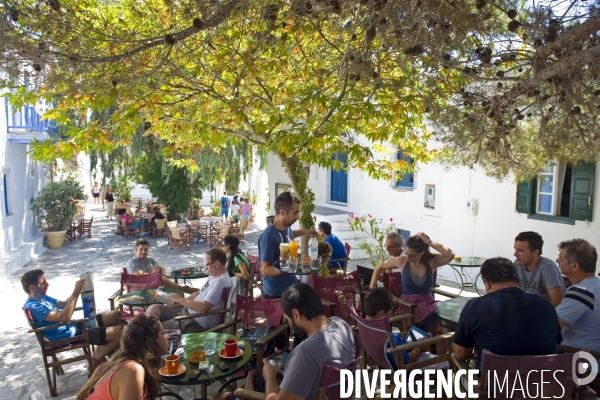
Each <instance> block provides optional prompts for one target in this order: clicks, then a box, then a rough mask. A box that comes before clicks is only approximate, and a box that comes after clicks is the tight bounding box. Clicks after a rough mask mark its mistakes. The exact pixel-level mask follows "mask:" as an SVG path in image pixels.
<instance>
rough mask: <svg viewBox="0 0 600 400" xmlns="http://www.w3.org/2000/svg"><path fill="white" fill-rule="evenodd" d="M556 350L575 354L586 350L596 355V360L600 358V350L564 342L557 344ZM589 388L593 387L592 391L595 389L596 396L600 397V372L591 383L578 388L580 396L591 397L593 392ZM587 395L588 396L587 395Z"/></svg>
mask: <svg viewBox="0 0 600 400" xmlns="http://www.w3.org/2000/svg"><path fill="white" fill-rule="evenodd" d="M556 350H558V352H559V353H568V354H574V353H577V352H578V351H585V352H587V353H589V354H591V355H592V357H594V358H595V359H596V360H600V352H597V351H591V350H587V349H578V348H576V347H570V346H563V345H562V344H559V345H557V346H556ZM588 388H589V389H591V391H593V392H594V393H595V394H596V396H598V397H600V374H599V375H596V378H595V379H594V380H593V381H592V383H590V384H589V385H586V386H581V387H580V388H578V390H579V396H580V398H590V397H589V395H590V394H591V392H590V391H587V389H588ZM586 395H587V396H588V397H585V396H586ZM592 396H593V395H592ZM591 398H595V397H591Z"/></svg>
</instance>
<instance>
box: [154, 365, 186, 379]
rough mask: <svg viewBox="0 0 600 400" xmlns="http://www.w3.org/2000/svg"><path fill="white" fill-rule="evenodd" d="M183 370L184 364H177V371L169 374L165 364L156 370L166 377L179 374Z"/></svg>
mask: <svg viewBox="0 0 600 400" xmlns="http://www.w3.org/2000/svg"><path fill="white" fill-rule="evenodd" d="M184 372H185V365H183V364H179V371H177V372H176V373H174V374H170V373H168V372H167V366H166V365H165V366H164V367H162V368H161V369H159V370H158V373H159V374H161V375H162V376H165V377H167V378H171V377H174V376H177V375H181V374H183V373H184Z"/></svg>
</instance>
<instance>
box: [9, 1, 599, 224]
mask: <svg viewBox="0 0 600 400" xmlns="http://www.w3.org/2000/svg"><path fill="white" fill-rule="evenodd" d="M3 4H4V12H5V15H6V18H5V19H4V20H2V22H1V23H0V34H3V35H4V37H5V38H6V40H5V41H3V42H2V43H0V51H1V54H2V56H1V57H2V58H1V59H0V60H1V62H2V67H3V68H4V69H5V70H7V71H9V72H10V77H11V78H16V77H17V76H19V74H22V73H23V71H24V69H23V68H22V66H23V65H28V66H29V69H26V70H25V71H26V72H27V73H28V74H29V75H33V76H34V77H39V78H40V92H41V93H43V94H45V95H47V96H49V97H51V98H52V97H54V96H59V99H60V100H59V102H58V107H57V109H55V110H53V111H52V112H51V113H50V114H49V116H50V117H56V118H57V119H58V120H59V121H61V119H62V120H64V119H65V118H66V115H67V113H66V111H67V110H68V111H71V112H72V111H73V110H74V109H75V110H78V111H79V112H81V113H82V114H83V113H85V111H86V110H87V109H90V108H91V109H103V108H108V107H111V106H114V105H116V106H118V111H117V113H115V115H114V117H113V118H112V119H111V121H109V123H108V124H107V125H106V126H104V127H101V126H94V125H93V124H90V125H88V126H86V127H85V128H84V129H79V130H76V129H74V130H73V131H72V132H71V137H72V141H71V142H70V143H71V144H70V147H67V150H68V149H73V150H78V149H81V148H95V147H98V146H106V145H123V144H127V143H128V140H129V139H128V138H130V137H131V135H133V134H134V132H135V129H136V128H137V126H139V124H140V123H141V122H142V121H141V118H142V117H141V115H143V116H144V118H146V119H147V120H148V121H150V122H151V124H152V128H151V129H150V131H149V132H150V133H152V134H154V135H157V136H158V137H160V138H161V139H162V140H165V141H166V142H167V143H168V144H169V145H171V146H172V152H173V154H178V155H179V156H180V158H179V159H180V160H187V161H188V162H187V166H188V167H189V168H191V169H192V170H193V169H194V168H196V165H195V163H194V161H193V159H192V157H187V158H186V156H187V155H193V154H194V153H195V152H197V151H198V149H199V148H201V147H203V146H210V147H213V148H220V147H222V146H225V144H226V143H227V141H228V140H230V139H232V138H233V140H236V139H237V140H242V139H243V140H248V141H250V142H251V143H253V144H256V145H259V146H261V148H263V149H268V150H270V151H273V152H274V153H276V154H278V155H279V157H280V159H281V161H282V163H283V164H284V165H285V166H286V169H287V171H288V174H289V175H290V178H291V180H292V183H293V185H294V187H295V189H296V190H297V191H299V194H300V195H301V196H310V193H309V192H308V191H306V190H302V188H305V187H306V186H305V181H306V178H307V175H306V174H307V165H309V164H312V163H316V164H319V165H322V166H334V167H342V165H340V163H339V161H337V160H334V159H332V158H331V155H332V154H333V153H334V152H336V151H345V152H346V153H347V155H348V158H347V159H348V163H349V165H350V166H356V167H359V168H363V169H365V170H367V171H368V172H369V174H371V175H372V176H375V177H381V176H386V175H389V174H390V173H391V172H393V171H395V170H397V169H400V168H402V167H406V166H405V165H401V164H398V163H390V162H389V158H387V157H383V158H378V157H377V156H376V154H375V152H373V151H372V144H373V143H375V144H377V143H387V142H391V143H392V144H394V145H398V146H400V147H402V148H403V149H404V150H405V151H407V152H408V153H410V154H411V155H412V156H413V158H415V159H416V160H418V161H427V160H428V159H429V158H430V156H431V154H430V153H429V152H428V151H427V149H426V146H425V144H426V141H427V140H428V139H429V138H430V135H429V134H428V133H427V132H425V131H424V129H423V127H422V118H423V117H424V116H425V117H426V118H427V120H429V121H430V122H431V123H432V124H433V126H435V128H436V131H435V133H436V135H437V138H439V139H441V140H443V142H444V143H445V145H446V151H444V152H443V153H444V155H445V156H446V159H447V160H448V161H450V162H455V163H460V164H465V165H474V164H475V163H479V164H482V165H483V166H484V167H485V168H486V170H487V171H488V172H489V173H491V174H494V175H497V176H503V175H506V174H507V173H508V172H510V171H512V172H515V173H517V175H519V176H525V175H531V174H533V173H535V172H536V171H537V170H538V169H539V168H540V167H541V165H543V164H544V163H545V162H546V161H547V160H548V159H553V158H561V159H564V160H568V161H575V160H588V159H592V158H595V157H596V155H597V153H598V151H599V150H600V140H599V139H598V134H597V131H598V130H597V121H596V112H595V111H596V105H597V98H596V96H597V95H598V94H600V88H598V82H597V80H598V68H599V67H598V65H600V64H599V63H598V52H599V51H600V50H598V42H597V31H598V27H599V26H600V16H598V12H597V10H598V4H597V2H596V1H574V0H573V1H561V0H547V1H535V2H533V1H531V2H516V1H507V0H428V1H422V0H395V1H387V0H347V1H344V0H288V1H256V0H231V1H214V0H195V1H193V2H192V1H174V0H173V1H167V0H165V1H163V2H144V3H140V2H137V1H114V2H110V3H105V2H99V1H97V0H88V1H86V2H80V1H75V0H70V1H69V0H48V1H47V2H46V3H40V2H38V1H37V0H35V1H34V0H25V1H19V2H16V1H12V0H11V1H9V0H4V3H3ZM47 66H49V68H47ZM31 71H34V73H33V74H31V73H30V72H31ZM11 82H13V81H11ZM20 98H21V99H27V95H23V96H21V97H20ZM54 98H56V97H54ZM107 137H109V138H110V139H107ZM38 150H39V151H40V152H42V151H41V148H38ZM60 150H61V151H62V152H63V153H65V147H64V145H63V147H61V148H60ZM180 162H182V161H180ZM305 222H306V221H305Z"/></svg>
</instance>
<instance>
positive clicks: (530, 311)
mask: <svg viewBox="0 0 600 400" xmlns="http://www.w3.org/2000/svg"><path fill="white" fill-rule="evenodd" d="M481 278H482V279H483V283H484V285H485V290H486V292H487V294H486V295H485V296H482V297H477V298H474V299H473V300H470V301H469V302H468V303H467V304H466V305H465V307H464V308H463V310H462V313H461V314H460V318H459V320H458V325H457V327H456V333H455V334H454V337H453V338H452V342H453V343H452V348H453V349H454V353H455V355H456V358H457V359H459V360H466V359H468V358H470V357H471V356H472V355H473V348H475V353H476V354H477V362H476V364H477V368H478V369H479V366H480V364H481V353H482V351H483V350H484V349H485V350H489V351H491V352H492V353H494V354H496V355H500V356H520V355H530V356H534V355H547V354H555V353H556V345H557V344H559V343H560V342H562V336H561V334H560V327H559V325H558V317H557V316H556V311H554V307H552V304H550V302H549V301H547V300H545V299H544V298H542V297H541V296H538V295H537V294H534V293H531V292H526V291H524V290H522V289H519V283H518V282H519V277H518V275H517V271H516V269H515V266H514V264H513V263H512V262H511V261H510V260H508V259H506V258H502V257H498V258H490V259H489V260H486V261H485V262H484V263H483V265H482V266H481Z"/></svg>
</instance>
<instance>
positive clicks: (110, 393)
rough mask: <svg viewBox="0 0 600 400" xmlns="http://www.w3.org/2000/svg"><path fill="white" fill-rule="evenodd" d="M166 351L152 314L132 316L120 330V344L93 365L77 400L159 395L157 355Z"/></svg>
mask: <svg viewBox="0 0 600 400" xmlns="http://www.w3.org/2000/svg"><path fill="white" fill-rule="evenodd" d="M167 352H168V342H167V338H166V336H165V331H164V329H163V327H162V325H161V323H160V321H159V320H158V317H157V316H155V315H152V314H143V315H139V316H137V317H135V318H133V319H132V320H131V321H130V322H129V324H127V326H126V327H125V329H124V330H123V336H121V343H120V347H119V348H118V349H117V350H116V351H115V353H114V354H113V356H112V357H111V359H110V360H109V361H108V362H107V363H105V364H103V365H101V366H100V367H98V368H96V371H94V374H93V375H92V377H91V378H90V380H89V381H88V382H87V383H86V384H85V386H83V388H82V389H81V390H80V391H79V393H77V400H84V399H88V400H155V399H160V398H161V395H160V377H159V375H158V368H159V366H160V358H161V356H162V355H163V354H166V353H167Z"/></svg>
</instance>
